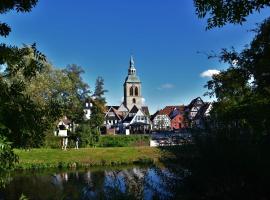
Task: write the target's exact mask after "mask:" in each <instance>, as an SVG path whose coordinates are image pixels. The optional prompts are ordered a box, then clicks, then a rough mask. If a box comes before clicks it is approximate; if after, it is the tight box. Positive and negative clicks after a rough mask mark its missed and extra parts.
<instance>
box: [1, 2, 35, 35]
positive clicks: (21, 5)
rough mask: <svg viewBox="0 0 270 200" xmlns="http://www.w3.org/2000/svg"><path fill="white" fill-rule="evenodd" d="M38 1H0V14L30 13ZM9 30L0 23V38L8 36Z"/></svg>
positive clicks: (6, 25) (4, 24) (8, 27)
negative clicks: (10, 12) (11, 12)
mask: <svg viewBox="0 0 270 200" xmlns="http://www.w3.org/2000/svg"><path fill="white" fill-rule="evenodd" d="M37 2H38V0H1V2H0V14H4V13H7V12H9V11H11V10H16V11H17V12H30V11H31V10H32V8H33V7H35V6H36V4H37ZM10 32H11V28H10V26H9V25H8V24H6V23H4V22H1V21H0V36H4V37H6V36H8V35H9V33H10Z"/></svg>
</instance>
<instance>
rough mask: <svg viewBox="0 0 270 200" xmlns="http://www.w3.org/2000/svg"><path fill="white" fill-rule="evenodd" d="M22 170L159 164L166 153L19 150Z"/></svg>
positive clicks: (151, 150) (132, 149)
mask: <svg viewBox="0 0 270 200" xmlns="http://www.w3.org/2000/svg"><path fill="white" fill-rule="evenodd" d="M15 153H16V154H17V155H18V156H19V163H18V164H17V166H16V168H18V169H38V168H61V167H63V168H73V167H74V168H75V167H89V166H100V165H104V166H105V165H106V166H109V165H120V164H134V163H138V164H140V163H141V164H144V163H145V164H146V163H156V162H158V161H159V160H160V159H161V157H162V156H164V154H163V153H164V152H163V153H162V151H161V150H160V149H158V148H151V147H114V148H82V149H79V150H75V149H68V150H67V151H63V150H61V149H31V150H29V151H26V150H19V149H16V150H15Z"/></svg>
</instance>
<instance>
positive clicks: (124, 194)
mask: <svg viewBox="0 0 270 200" xmlns="http://www.w3.org/2000/svg"><path fill="white" fill-rule="evenodd" d="M146 172H147V170H146V169H139V168H133V169H131V170H122V171H106V184H105V187H104V191H105V195H106V198H107V199H119V198H121V199H143V197H144V178H145V174H146Z"/></svg>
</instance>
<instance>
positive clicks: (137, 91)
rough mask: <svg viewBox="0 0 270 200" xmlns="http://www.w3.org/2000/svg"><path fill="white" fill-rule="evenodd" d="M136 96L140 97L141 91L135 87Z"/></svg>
mask: <svg viewBox="0 0 270 200" xmlns="http://www.w3.org/2000/svg"><path fill="white" fill-rule="evenodd" d="M135 96H139V90H138V87H135Z"/></svg>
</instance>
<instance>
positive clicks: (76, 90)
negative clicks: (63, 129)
mask: <svg viewBox="0 0 270 200" xmlns="http://www.w3.org/2000/svg"><path fill="white" fill-rule="evenodd" d="M63 72H64V74H65V75H66V76H67V77H68V78H69V81H70V87H69V89H68V91H66V92H64V93H63V95H62V96H63V97H64V98H65V115H67V117H68V118H69V119H70V120H71V121H72V122H74V123H80V122H82V121H83V116H84V112H83V109H84V102H85V100H86V99H87V98H89V94H90V90H89V86H88V84H86V83H85V82H84V81H83V80H82V76H81V75H82V74H83V73H84V70H83V69H82V68H81V67H80V66H78V65H75V64H72V65H68V66H67V67H66V69H64V70H63Z"/></svg>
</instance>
